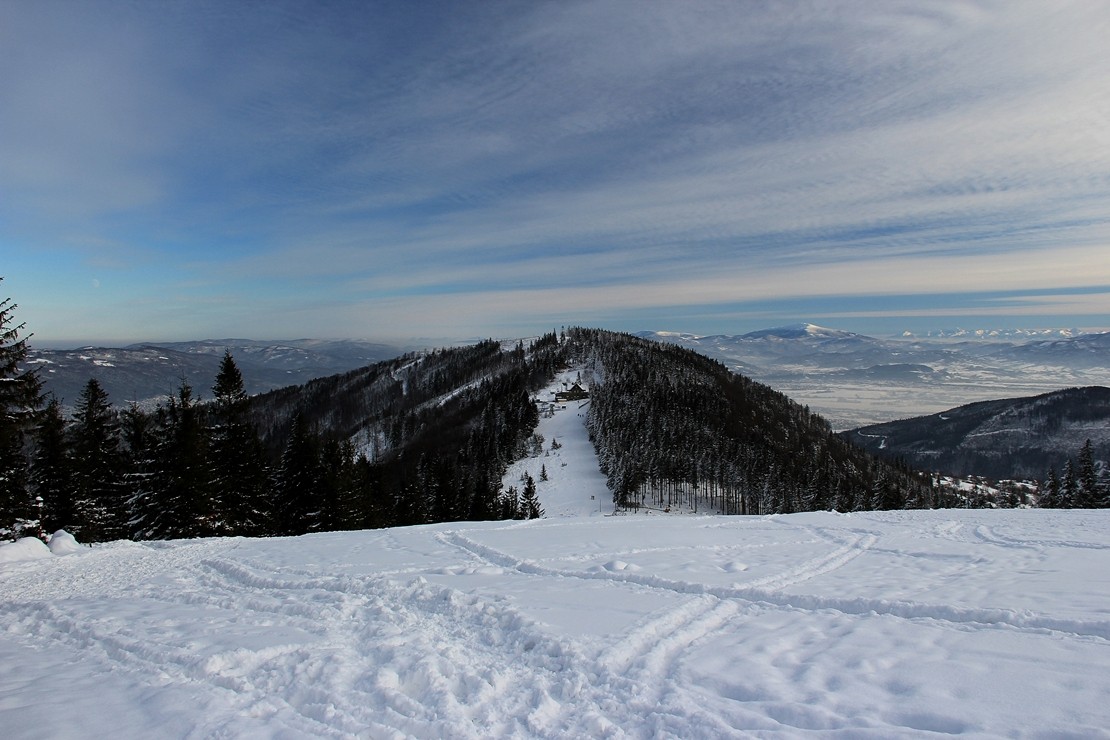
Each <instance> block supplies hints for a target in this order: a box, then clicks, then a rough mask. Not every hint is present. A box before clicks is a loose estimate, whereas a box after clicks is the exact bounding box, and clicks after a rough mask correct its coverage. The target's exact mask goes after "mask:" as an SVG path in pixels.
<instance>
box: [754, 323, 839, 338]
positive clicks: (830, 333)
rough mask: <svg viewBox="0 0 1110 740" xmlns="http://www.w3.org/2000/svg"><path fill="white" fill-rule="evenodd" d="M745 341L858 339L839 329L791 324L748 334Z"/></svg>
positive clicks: (808, 324)
mask: <svg viewBox="0 0 1110 740" xmlns="http://www.w3.org/2000/svg"><path fill="white" fill-rule="evenodd" d="M743 336H744V338H745V339H765V338H777V339H806V338H812V339H846V338H848V337H858V336H859V335H858V334H854V333H853V332H850V331H841V330H839V329H829V328H827V327H824V326H818V325H817V324H810V323H808V322H802V323H799V324H789V325H787V326H776V327H773V328H771V329H760V330H758V331H753V332H748V333H747V334H745V335H743Z"/></svg>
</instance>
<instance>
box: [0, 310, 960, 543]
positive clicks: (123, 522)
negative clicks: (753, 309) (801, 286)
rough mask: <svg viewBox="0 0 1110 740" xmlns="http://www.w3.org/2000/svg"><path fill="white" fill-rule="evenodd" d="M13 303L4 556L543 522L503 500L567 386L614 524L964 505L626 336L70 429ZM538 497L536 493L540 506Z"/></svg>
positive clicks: (798, 415)
mask: <svg viewBox="0 0 1110 740" xmlns="http://www.w3.org/2000/svg"><path fill="white" fill-rule="evenodd" d="M14 308H15V306H14V305H10V303H9V302H7V301H5V302H4V303H3V304H0V311H2V312H0V379H2V380H3V382H2V383H0V409H2V410H3V414H2V417H0V419H2V426H0V454H2V459H0V465H2V466H3V467H2V472H0V474H2V477H0V486H2V488H0V495H2V498H0V536H3V537H9V538H14V537H18V536H22V535H27V534H41V533H44V532H52V531H55V530H57V529H63V528H64V529H66V530H67V531H69V532H71V533H72V534H74V535H75V536H77V537H78V538H79V539H81V540H83V541H86V542H95V541H104V540H111V539H119V538H131V539H137V540H141V539H167V538H175V537H204V536H221V535H246V536H273V535H297V534H303V533H306V532H314V531H330V530H342V529H362V528H377V527H389V526H395V525H406V524H420V523H429V522H442V521H458V520H488V519H504V518H526V517H528V516H536V515H539V514H540V513H541V511H542V509H541V507H539V505H538V503H537V502H536V501H535V500H534V498H535V497H534V488H533V490H532V494H533V495H532V500H529V499H528V496H527V495H525V496H523V497H521V495H520V494H518V493H517V491H516V489H515V488H510V489H509V490H508V491H504V490H502V488H501V481H502V477H503V474H504V471H505V470H506V468H507V466H508V465H509V463H511V462H512V461H514V460H516V459H519V458H520V457H522V456H524V455H525V454H527V450H528V445H529V443H530V438H531V436H532V433H533V430H534V429H535V427H536V424H537V423H538V420H539V415H538V410H537V404H536V393H537V391H538V390H539V389H541V388H543V387H544V386H545V385H546V384H547V383H548V382H549V381H550V380H551V379H552V378H553V377H554V375H555V373H556V372H557V371H558V370H560V369H563V368H567V367H572V366H573V367H578V368H580V369H581V370H580V372H581V374H582V377H583V379H584V381H585V382H587V383H588V385H589V386H590V389H591V393H590V395H591V400H590V403H589V404H588V414H587V418H586V423H587V428H588V431H589V434H590V437H591V439H592V440H593V442H594V445H595V448H596V450H597V453H598V459H599V461H600V465H601V467H602V471H603V472H604V473H605V475H606V476H607V478H608V481H609V486H610V488H611V489H612V492H613V500H614V504H615V505H616V507H617V508H618V509H624V510H633V509H638V508H642V507H655V508H661V509H666V508H671V507H684V508H689V509H693V510H695V511H704V512H706V513H709V512H718V513H722V514H767V513H788V512H794V511H807V510H817V509H836V510H839V511H855V510H864V509H895V508H906V507H910V508H913V507H936V506H944V505H953V504H956V503H959V502H957V501H955V500H949V499H948V498H945V497H946V496H951V494H948V493H942V492H940V491H937V490H935V489H934V488H933V487H932V485H931V483H930V479H929V478H928V477H927V476H922V475H920V474H917V473H915V472H913V471H911V470H909V469H908V468H906V467H905V466H904V465H899V464H896V463H890V462H885V461H882V460H880V459H878V458H876V457H873V456H871V455H869V454H867V453H865V452H863V451H862V450H860V449H859V448H857V447H854V446H852V445H851V444H850V443H849V442H847V441H845V440H844V439H842V438H841V437H838V436H837V435H834V434H833V433H832V431H831V430H830V428H829V426H828V424H827V423H826V422H825V421H824V420H823V419H822V418H821V417H819V416H817V415H815V414H812V413H810V412H809V410H808V409H807V408H804V407H802V406H799V405H798V404H796V403H794V402H792V401H790V399H788V398H787V397H786V396H784V395H782V394H781V393H777V392H775V391H773V390H772V389H770V388H768V387H766V386H764V385H761V384H759V383H756V382H754V381H752V380H750V379H748V378H745V377H743V376H740V375H736V374H733V373H731V372H729V371H728V369H727V368H725V367H724V366H723V365H721V364H720V363H718V362H717V361H715V360H711V359H708V358H706V357H704V356H702V355H699V354H697V353H695V352H692V351H690V350H685V349H682V348H679V347H676V346H673V345H664V344H658V343H652V342H648V341H646V340H642V339H638V338H635V337H632V336H630V335H627V334H619V333H614V332H608V331H602V330H595V329H569V330H566V331H564V332H562V333H560V334H558V335H557V334H555V333H551V334H547V335H545V336H542V337H539V338H538V339H535V340H533V341H531V342H529V343H528V344H527V345H525V344H524V343H523V342H520V343H516V344H515V345H510V346H504V345H503V344H502V343H501V342H497V341H493V340H488V341H485V342H481V343H478V344H476V345H473V346H466V347H456V348H450V349H441V350H435V351H430V352H425V353H411V354H407V355H404V356H402V357H398V358H396V359H394V360H390V361H387V362H380V363H376V364H373V365H370V366H367V367H364V368H361V369H358V370H354V371H351V372H347V373H343V374H339V375H333V376H330V377H326V378H320V379H317V380H314V381H311V382H309V383H307V384H305V385H301V386H292V387H289V388H283V389H279V390H275V391H272V392H269V393H266V394H262V395H258V396H253V397H248V396H247V394H246V392H245V391H244V381H243V377H242V374H241V373H240V371H239V368H238V367H237V365H236V364H235V360H234V358H233V357H232V355H231V354H230V353H228V354H225V356H224V358H223V361H222V363H221V365H220V369H219V372H218V374H217V376H216V377H215V378H214V379H213V384H212V386H211V388H209V389H203V390H200V391H198V390H197V389H194V388H192V387H190V386H189V385H188V384H187V383H186V382H184V381H182V382H181V384H180V387H179V388H178V389H177V391H176V392H175V393H174V394H173V395H172V396H170V397H168V398H166V399H165V400H164V401H163V402H162V403H160V404H159V405H158V406H157V408H154V409H152V410H151V409H142V408H139V407H137V406H134V405H133V406H131V407H129V408H126V409H124V410H122V411H120V410H118V409H117V408H116V407H115V406H113V404H112V400H111V399H109V398H108V396H107V394H106V393H105V392H104V390H103V389H102V388H101V387H100V385H99V383H98V382H97V381H96V380H90V381H89V382H88V383H87V385H86V386H85V387H84V389H83V390H82V392H81V395H80V397H79V398H78V399H77V400H76V403H75V405H74V407H73V409H72V411H71V412H70V413H69V414H68V416H67V415H66V413H65V412H64V411H63V408H62V405H61V403H60V401H59V399H55V398H47V399H43V398H42V397H41V388H40V384H39V382H38V379H37V378H36V376H35V375H34V373H33V372H30V371H28V370H26V369H24V368H23V366H22V364H21V363H22V361H23V359H24V358H25V356H26V349H27V348H26V340H25V339H21V338H20V332H21V331H22V330H23V326H22V325H18V326H16V325H14V318H13V315H12V310H13V309H14ZM526 493H527V492H526Z"/></svg>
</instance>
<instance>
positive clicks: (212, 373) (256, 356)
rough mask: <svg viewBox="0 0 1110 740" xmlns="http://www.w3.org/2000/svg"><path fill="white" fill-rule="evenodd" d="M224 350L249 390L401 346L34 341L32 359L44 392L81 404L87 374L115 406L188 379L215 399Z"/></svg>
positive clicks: (377, 357) (156, 397)
mask: <svg viewBox="0 0 1110 740" xmlns="http://www.w3.org/2000/svg"><path fill="white" fill-rule="evenodd" d="M226 350H230V351H231V353H232V354H233V355H234V357H235V362H236V364H237V365H238V366H239V369H240V370H241V371H242V373H243V380H244V382H245V384H246V387H247V392H248V393H250V394H256V393H262V392H264V391H268V390H273V389H274V388H281V387H284V386H289V385H300V384H302V383H305V382H307V381H309V380H312V379H313V378H319V377H324V376H327V375H333V374H335V373H339V372H343V371H345V370H351V369H354V368H357V367H363V366H365V365H369V364H371V363H374V362H379V361H381V360H386V359H390V358H393V357H396V356H397V355H400V354H401V353H402V352H403V351H404V349H403V348H400V347H393V346H390V345H385V344H377V343H372V342H358V341H328V340H316V339H298V340H291V341H280V342H265V341H255V340H249V339H210V340H204V341H199V342H158V343H153V342H152V343H146V344H136V345H130V346H127V347H82V348H79V349H69V350H59V349H35V348H34V347H33V346H32V348H31V351H30V352H29V356H28V364H30V365H31V366H33V367H34V366H37V367H39V368H40V373H39V375H40V377H41V378H42V380H43V386H44V389H45V390H46V392H47V393H52V394H53V395H54V396H56V397H57V398H58V399H59V400H60V401H61V402H62V404H63V406H72V405H73V404H74V403H76V401H77V398H78V396H79V395H80V393H81V389H82V388H83V387H84V386H85V385H86V384H87V383H88V381H89V379H90V378H96V379H97V380H98V381H99V382H100V384H101V386H103V388H104V390H105V391H107V393H108V396H109V398H110V399H111V401H112V403H113V404H115V405H117V406H123V405H127V404H128V403H130V402H132V401H134V402H137V403H139V404H140V405H151V404H152V403H154V402H157V401H160V400H163V399H165V398H166V396H168V395H170V394H172V393H173V392H174V391H175V390H176V389H177V388H178V386H180V385H181V381H182V379H184V380H186V381H188V382H189V384H190V385H191V386H192V387H193V390H194V393H195V394H199V395H200V396H201V397H210V395H211V394H210V392H209V388H210V387H211V386H212V383H213V382H214V380H215V377H216V372H217V369H218V367H219V364H220V360H221V358H222V357H223V354H224V352H225V351H226Z"/></svg>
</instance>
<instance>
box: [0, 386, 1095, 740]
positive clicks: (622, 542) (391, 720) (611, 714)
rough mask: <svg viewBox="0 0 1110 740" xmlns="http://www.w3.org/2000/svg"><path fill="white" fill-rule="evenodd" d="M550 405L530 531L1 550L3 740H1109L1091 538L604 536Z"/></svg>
mask: <svg viewBox="0 0 1110 740" xmlns="http://www.w3.org/2000/svg"><path fill="white" fill-rule="evenodd" d="M568 406H570V408H568V409H566V410H565V411H563V410H560V412H559V413H557V414H556V415H555V416H554V417H551V418H548V419H546V420H545V421H544V424H545V425H546V426H544V427H542V428H541V433H544V434H545V437H546V443H545V446H546V447H547V448H549V447H550V440H551V439H552V436H555V437H556V438H558V439H559V440H560V442H561V443H562V444H563V446H562V448H561V449H558V450H557V451H556V452H557V453H558V454H554V453H552V454H551V455H549V456H547V457H544V456H542V455H541V457H538V458H534V459H531V460H530V461H526V462H525V463H523V464H524V465H531V466H534V468H532V472H533V474H537V473H538V470H539V466H540V464H544V465H546V467H547V468H548V470H549V474H550V477H551V479H552V480H551V481H550V482H549V483H548V484H547V485H541V486H540V495H541V500H542V503H543V504H544V506H545V508H548V509H549V516H548V518H546V519H542V520H535V521H530V522H496V523H456V524H443V525H434V526H424V527H411V528H401V529H392V530H378V531H370V532H345V533H328V534H317V535H309V536H305V537H298V538H275V539H258V540H251V539H210V540H183V541H175V542H165V543H161V542H156V543H131V542H119V543H112V544H108V545H102V546H97V547H94V548H81V547H74V546H73V543H72V542H67V541H64V540H59V542H58V543H57V545H58V547H57V550H56V552H54V553H51V552H50V551H49V550H46V548H45V547H42V546H41V545H39V546H38V547H32V546H31V545H30V544H24V545H17V546H9V547H5V548H0V665H2V666H3V670H2V671H0V735H2V736H3V737H4V738H12V739H23V738H51V739H54V738H93V737H122V738H138V737H143V738H146V737H159V738H161V737H173V738H177V737H182V738H184V737H190V738H233V737H234V738H240V737H246V738H252V737H253V738H272V737H281V738H316V737H325V738H327V737H370V738H393V737H398V738H399V737H421V738H488V737H505V736H513V737H591V738H592V737H599V738H600V737H616V738H620V737H632V738H641V737H643V738H646V737H678V738H703V737H782V738H786V737H791V738H792V737H798V736H816V737H840V738H859V737H865V738H868V737H869V738H898V737H923V736H924V737H930V736H938V735H962V736H966V737H1024V738H1049V737H1051V738H1068V737H1071V738H1080V737H1082V738H1090V737H1110V733H1108V732H1107V729H1106V728H1108V727H1110V672H1108V670H1107V668H1108V667H1110V511H1097V512H1095V511H1040V510H1024V511H1022V510H1018V511H1013V510H1011V511H995V512H992V511H929V512H894V513H868V514H854V515H837V514H831V513H817V514H799V515H791V516H780V517H743V518H741V517H729V518H726V517H719V516H663V515H658V514H652V515H638V516H601V515H600V514H599V513H598V506H599V504H598V499H597V498H596V497H597V496H598V495H599V493H603V491H604V485H603V482H601V479H600V476H599V475H598V474H597V473H596V463H592V462H591V461H592V457H590V455H589V449H588V447H586V448H582V447H579V446H577V445H578V444H579V443H580V442H581V441H582V440H584V438H585V435H584V432H583V431H582V429H581V426H580V423H581V419H580V417H578V415H577V414H578V410H577V406H576V405H569V404H568ZM560 425H561V426H560ZM543 430H546V431H543ZM541 460H542V461H543V462H542V463H541V462H540V461H541ZM552 460H554V464H552V463H551V461H552ZM562 462H566V463H567V464H566V466H563V465H562V464H561V463H562ZM591 465H593V466H594V467H593V468H591ZM519 473H520V470H517V471H515V474H516V475H517V476H519ZM510 477H511V475H510ZM598 484H600V485H601V489H600V491H599V490H597V489H596V486H597V485H598ZM591 492H592V493H591ZM590 495H593V496H595V498H594V499H593V500H591V499H590V498H589V496H590ZM574 514H577V515H574ZM587 515H590V516H587ZM67 552H68V554H62V553H67Z"/></svg>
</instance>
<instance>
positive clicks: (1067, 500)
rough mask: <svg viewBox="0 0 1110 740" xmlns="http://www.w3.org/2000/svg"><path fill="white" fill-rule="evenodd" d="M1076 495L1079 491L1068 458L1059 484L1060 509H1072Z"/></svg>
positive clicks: (1072, 467) (1073, 470)
mask: <svg viewBox="0 0 1110 740" xmlns="http://www.w3.org/2000/svg"><path fill="white" fill-rule="evenodd" d="M1078 493H1079V490H1078V485H1077V484H1076V480H1075V469H1074V466H1073V465H1072V461H1071V459H1070V458H1069V459H1068V460H1067V461H1066V462H1065V463H1064V479H1063V480H1062V481H1061V482H1060V499H1059V500H1060V508H1061V509H1074V508H1075V506H1076V498H1077V495H1078Z"/></svg>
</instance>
